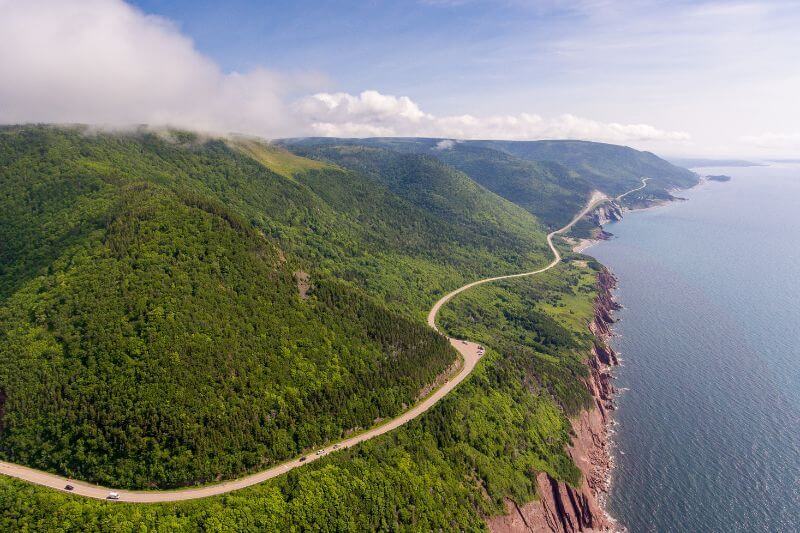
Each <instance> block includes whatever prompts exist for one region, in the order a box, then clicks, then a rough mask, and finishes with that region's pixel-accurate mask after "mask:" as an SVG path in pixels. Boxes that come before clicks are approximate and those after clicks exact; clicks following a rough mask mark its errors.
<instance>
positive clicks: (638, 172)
mask: <svg viewBox="0 0 800 533" xmlns="http://www.w3.org/2000/svg"><path fill="white" fill-rule="evenodd" d="M278 143H279V144H281V145H284V146H286V147H288V148H289V149H290V150H293V151H295V152H296V153H298V154H301V155H306V156H308V157H312V158H318V157H322V158H323V159H324V158H326V157H328V158H331V154H330V148H329V150H328V152H329V153H327V154H325V153H323V152H321V151H320V149H321V147H333V146H365V147H374V148H377V147H380V148H383V149H386V150H391V151H393V152H396V153H411V154H419V155H423V154H424V155H427V156H430V157H434V158H436V159H439V160H440V161H442V162H444V163H446V164H447V165H449V166H451V167H453V168H455V169H457V170H460V171H461V172H464V173H465V174H467V175H468V176H469V177H470V178H472V179H473V180H474V181H476V182H477V183H480V184H481V185H483V186H484V187H486V188H487V189H489V190H490V191H493V192H495V193H497V194H499V195H500V196H502V197H503V198H506V199H507V200H510V201H512V202H514V203H516V204H517V205H519V206H521V207H523V208H524V209H526V210H527V211H529V212H530V213H532V214H534V215H536V216H537V218H539V220H541V221H542V223H543V224H544V225H546V226H547V227H549V228H557V227H560V226H562V225H563V224H565V223H566V222H568V221H569V219H570V218H571V217H572V215H573V214H574V213H575V212H576V211H578V210H579V208H580V206H581V205H583V203H584V202H585V201H586V199H587V198H588V196H589V194H590V193H591V191H592V190H593V189H598V190H601V191H603V192H605V193H607V194H609V195H610V196H616V195H618V194H621V193H623V192H625V191H628V190H630V189H633V188H635V187H637V186H638V185H640V184H641V178H643V177H649V178H651V179H650V181H649V182H648V187H647V189H646V190H645V191H642V192H641V193H636V194H633V195H630V196H628V197H626V198H625V202H626V203H630V204H636V203H646V201H647V200H648V199H656V200H664V199H669V198H671V195H670V193H669V190H671V189H675V188H684V187H690V186H692V185H694V184H696V183H697V181H698V178H697V176H696V175H695V174H694V173H693V172H691V171H689V170H686V169H685V168H680V167H677V166H675V165H672V164H671V163H668V162H667V161H665V160H663V159H661V158H659V157H657V156H655V155H653V154H651V153H649V152H641V151H638V150H634V149H632V148H627V147H624V146H617V145H610V144H603V143H594V142H584V141H454V140H450V139H430V138H382V137H378V138H368V139H337V138H325V137H313V138H303V139H286V140H282V141H278ZM331 160H332V161H335V160H336V158H332V159H331Z"/></svg>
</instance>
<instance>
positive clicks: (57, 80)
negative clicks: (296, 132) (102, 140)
mask: <svg viewBox="0 0 800 533" xmlns="http://www.w3.org/2000/svg"><path fill="white" fill-rule="evenodd" d="M0 12H1V13H2V16H0V35H2V36H3V43H4V44H3V46H0V72H2V77H1V78H0V122H3V123H16V122H58V123H69V122H82V123H96V124H108V125H127V124H136V123H150V124H173V125H178V126H185V127H193V128H199V129H207V130H217V131H219V130H236V131H250V132H253V133H258V134H262V135H270V134H282V133H285V132H287V131H289V130H291V129H292V117H291V114H290V113H289V112H288V110H287V109H286V106H285V105H284V103H283V101H284V98H285V95H286V94H287V93H288V92H289V91H290V90H292V89H294V88H296V87H297V86H298V85H300V84H301V82H302V81H303V80H290V79H289V78H287V77H285V76H281V75H278V74H276V73H274V72H270V71H268V70H265V69H256V70H253V71H250V72H246V73H236V72H234V73H223V72H222V71H221V70H220V68H219V67H218V66H217V65H216V64H215V63H214V62H213V61H211V60H210V59H209V58H207V57H205V56H203V55H202V54H200V53H199V52H198V51H197V50H196V49H195V48H194V45H193V43H192V42H191V40H189V39H188V38H187V37H185V36H184V35H182V34H181V33H180V32H179V31H178V29H177V28H176V27H175V26H174V25H173V24H171V23H170V22H169V21H167V20H165V19H163V18H160V17H154V16H148V15H145V14H144V13H142V12H140V11H138V10H136V9H134V8H132V7H131V6H129V5H127V4H125V3H124V2H122V1H121V0H25V1H13V0H0Z"/></svg>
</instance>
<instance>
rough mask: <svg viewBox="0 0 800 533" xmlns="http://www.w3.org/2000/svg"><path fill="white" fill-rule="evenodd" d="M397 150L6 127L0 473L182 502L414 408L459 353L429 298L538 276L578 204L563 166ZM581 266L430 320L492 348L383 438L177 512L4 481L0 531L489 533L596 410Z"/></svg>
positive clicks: (582, 184) (481, 295) (0, 238)
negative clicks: (489, 523) (532, 273)
mask: <svg viewBox="0 0 800 533" xmlns="http://www.w3.org/2000/svg"><path fill="white" fill-rule="evenodd" d="M412 141H413V142H412ZM415 142H417V141H414V140H411V141H409V140H398V141H396V142H389V141H388V140H381V141H380V142H378V141H376V142H375V143H372V144H370V143H365V144H356V143H352V142H344V143H333V144H326V143H313V142H311V141H309V142H308V143H305V144H303V143H301V144H297V145H290V146H289V147H290V148H291V150H292V151H291V152H290V151H287V150H286V149H284V148H282V147H280V146H275V145H268V144H264V143H262V142H259V141H257V140H252V139H242V138H235V137H234V138H227V139H220V138H208V137H204V136H201V135H199V134H193V133H188V132H180V131H169V130H164V131H151V130H147V129H142V130H139V131H134V132H127V133H98V132H94V131H88V130H87V129H85V128H80V127H75V128H55V127H48V126H25V127H6V128H2V129H0V458H2V459H4V460H9V461H13V462H17V463H20V464H25V465H28V466H32V467H35V468H40V469H44V470H48V471H51V472H56V473H60V474H63V475H68V476H74V477H76V478H79V479H84V480H88V481H95V482H99V483H102V484H105V485H110V486H115V487H131V488H166V487H180V486H186V485H193V484H202V483H209V482H214V481H216V480H220V479H226V478H232V477H237V476H239V475H241V474H244V473H246V472H249V471H253V470H258V469H261V468H264V467H266V466H267V465H270V464H274V463H275V462H278V461H281V460H284V459H288V458H291V457H295V456H297V455H299V454H301V453H303V451H304V450H307V449H309V448H312V447H315V446H319V445H323V444H325V443H326V442H330V441H331V440H334V439H338V438H340V437H342V436H343V435H346V434H348V433H349V432H351V431H354V430H357V429H359V428H364V427H368V426H370V425H372V424H374V423H375V422H376V421H378V420H380V419H383V418H386V417H391V416H394V415H396V414H398V413H399V412H401V411H402V410H404V409H405V408H407V407H408V406H409V405H410V404H412V403H413V402H414V401H415V400H416V399H417V397H418V395H419V393H420V391H421V390H423V389H424V388H425V386H426V385H427V384H429V383H431V382H432V381H434V380H435V379H436V377H437V376H439V375H440V374H441V373H442V372H444V371H445V370H446V369H447V368H448V367H450V365H451V364H452V363H453V361H454V360H456V357H457V353H456V352H455V350H453V349H452V348H451V347H450V346H449V343H448V342H447V341H446V340H445V339H444V338H443V337H442V336H440V335H438V334H436V333H434V332H433V331H431V330H430V329H429V328H428V327H427V326H426V325H425V323H424V317H425V315H426V314H427V310H428V309H429V307H430V305H432V304H433V302H434V301H436V300H437V299H438V298H439V297H440V296H441V295H442V294H444V293H445V292H446V291H448V290H452V289H454V288H456V287H458V286H460V285H462V284H464V283H466V282H468V281H472V280H474V279H478V278H481V277H486V276H489V275H499V274H505V273H514V272H518V271H521V270H529V269H532V268H535V267H541V266H543V265H545V264H547V263H548V262H549V261H550V252H549V249H548V248H547V245H546V241H545V233H546V231H547V230H548V228H550V227H552V226H553V225H554V224H559V223H560V222H561V221H562V220H565V219H566V220H568V219H569V218H570V217H571V216H572V214H574V211H575V210H577V209H576V206H580V205H582V203H583V200H584V199H585V196H586V194H587V192H588V190H589V189H588V188H587V183H588V182H587V181H586V178H585V177H583V176H582V175H581V173H580V172H579V171H578V170H576V169H575V168H577V166H576V167H575V168H570V167H568V166H560V164H559V163H552V162H548V161H539V162H526V160H524V159H523V158H516V159H514V157H516V156H512V155H509V154H508V153H507V152H505V151H501V150H496V151H494V152H493V151H492V150H491V149H489V148H486V147H483V146H479V145H474V146H470V147H469V149H466V147H465V149H464V150H463V151H457V150H454V151H453V153H451V154H448V155H447V157H439V156H437V155H436V154H435V153H425V152H423V151H422V150H420V149H419V148H418V147H417V146H416V145H414V143H415ZM419 142H420V143H422V141H419ZM425 142H426V143H428V144H427V145H426V146H428V148H427V150H428V152H431V150H432V148H431V146H434V145H435V143H434V140H430V141H425ZM430 143H434V145H431V144H430ZM396 144H399V145H401V146H400V147H399V148H398V146H395V145H396ZM409 145H414V146H413V147H412V148H408V146H409ZM459 154H461V155H459ZM304 156H309V157H311V159H309V158H307V157H304ZM587 164H588V163H587ZM474 174H481V175H483V176H484V181H480V180H477V179H475V178H473V175H474ZM525 176H528V178H530V180H528V178H526V177H525ZM515 191H516V192H515ZM536 215H539V217H538V218H537V216H536ZM598 268H599V266H598V265H597V264H596V263H594V262H590V263H583V262H580V261H570V260H569V259H567V260H565V261H564V262H562V263H561V264H560V265H559V266H558V268H556V269H553V270H551V271H548V272H547V273H546V274H545V275H542V276H537V277H535V278H531V279H517V280H514V281H506V282H502V283H497V284H490V285H484V286H480V287H477V288H475V289H473V290H470V291H467V292H465V293H463V294H461V295H459V296H458V297H457V298H455V299H454V300H453V301H451V302H449V303H448V304H447V306H445V308H444V309H443V310H442V313H441V315H440V324H441V325H442V327H443V328H444V329H445V330H446V331H447V332H449V333H451V334H454V335H456V336H460V337H462V338H469V339H471V340H475V341H479V342H481V343H483V344H485V345H486V346H487V347H488V348H489V349H488V351H487V354H486V356H485V357H484V358H483V360H482V361H481V363H480V364H479V366H478V367H477V368H476V370H475V371H474V372H473V374H472V375H471V376H470V377H469V379H468V380H466V381H465V382H464V383H462V384H461V385H459V387H458V388H457V389H456V390H455V391H453V392H452V393H451V394H449V395H448V396H447V397H446V398H445V399H443V400H442V401H440V402H439V403H437V404H436V405H435V406H434V407H433V408H432V409H431V410H430V411H428V412H426V413H425V414H424V415H423V416H421V417H419V418H417V419H415V420H414V421H412V422H411V423H409V424H407V425H405V426H403V427H402V428H399V429H397V430H395V431H392V432H391V433H389V434H386V435H384V436H382V437H379V438H376V439H373V440H371V441H368V442H366V443H363V444H360V445H359V446H357V447H354V448H352V449H348V450H342V451H339V452H337V453H334V454H332V455H330V456H328V457H325V458H323V459H321V460H320V461H317V462H314V463H313V464H309V465H307V466H304V467H303V468H300V469H296V470H293V471H292V472H291V473H289V474H288V475H285V476H282V477H279V478H277V479H274V480H272V481H269V482H266V483H263V484H260V485H257V486H254V487H251V488H249V489H245V490H241V491H237V492H234V493H231V494H228V495H225V496H220V497H213V498H208V499H204V500H199V501H191V502H185V503H175V504H158V505H131V504H125V503H118V504H110V503H107V502H98V501H93V500H85V499H81V498H78V497H75V496H70V495H68V494H64V493H61V492H57V491H52V490H49V489H44V488H40V487H36V486H32V485H28V484H25V483H21V482H18V481H15V480H11V479H9V478H5V477H0V529H3V530H20V531H24V530H30V531H48V530H60V531H107V530H114V531H179V530H180V531H198V530H203V531H234V530H252V531H262V530H273V531H291V530H297V531H302V530H322V531H343V530H345V531H347V530H349V531H356V530H364V529H372V530H413V531H428V530H435V529H439V530H479V529H482V528H483V527H484V523H483V518H484V517H485V516H489V515H492V514H498V513H502V512H503V509H504V507H503V502H504V500H505V499H507V498H511V499H513V500H514V501H517V502H526V501H530V500H531V499H533V498H535V497H536V493H535V474H536V473H537V472H547V473H548V474H549V475H550V476H552V477H553V478H554V479H557V480H560V481H565V482H567V483H571V484H573V485H574V484H577V483H578V482H579V480H580V473H579V471H578V470H577V468H576V467H575V465H574V464H573V463H572V461H571V459H570V458H569V456H568V455H567V453H566V451H565V450H566V446H567V445H568V443H569V440H570V432H571V427H570V424H569V420H568V419H569V417H570V416H573V415H575V414H576V413H578V412H579V411H580V410H581V409H583V408H586V407H587V406H588V405H589V399H590V398H589V395H588V393H587V391H586V389H585V386H584V384H583V378H584V377H585V376H586V374H587V369H586V366H585V364H584V361H585V358H586V356H587V354H588V350H589V348H590V346H591V343H592V338H591V336H590V333H589V331H588V324H589V322H590V321H591V319H592V317H593V302H594V299H595V296H596V276H597V269H598ZM306 280H307V282H306Z"/></svg>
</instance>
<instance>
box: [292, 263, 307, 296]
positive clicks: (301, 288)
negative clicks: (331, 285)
mask: <svg viewBox="0 0 800 533" xmlns="http://www.w3.org/2000/svg"><path fill="white" fill-rule="evenodd" d="M294 280H295V281H296V282H297V292H299V293H300V298H302V299H303V300H308V291H310V290H311V276H309V275H308V272H303V271H302V270H298V271H297V272H295V273H294Z"/></svg>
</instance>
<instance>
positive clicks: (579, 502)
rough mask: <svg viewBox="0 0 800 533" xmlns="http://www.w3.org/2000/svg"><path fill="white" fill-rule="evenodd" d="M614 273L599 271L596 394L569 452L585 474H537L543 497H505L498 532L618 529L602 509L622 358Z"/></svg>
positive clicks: (575, 423) (495, 525) (495, 521)
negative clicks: (614, 334)
mask: <svg viewBox="0 0 800 533" xmlns="http://www.w3.org/2000/svg"><path fill="white" fill-rule="evenodd" d="M615 285H616V279H615V278H614V276H613V275H612V274H611V273H610V272H609V271H607V270H605V269H604V270H603V271H602V272H600V274H599V275H598V286H599V292H598V296H597V300H596V301H595V316H594V320H593V321H592V323H591V324H590V325H589V329H590V330H591V331H592V333H594V335H595V343H594V346H593V347H592V351H591V355H590V357H589V360H588V361H587V364H588V366H589V369H590V374H589V377H588V378H587V379H586V387H587V388H588V389H589V391H590V392H591V394H592V397H593V398H594V406H593V408H592V409H589V410H586V411H583V412H582V413H581V414H580V416H578V417H577V418H575V419H573V420H572V427H573V429H574V431H575V437H574V438H573V441H572V446H571V447H570V449H569V453H570V455H571V456H572V459H573V461H575V464H576V465H577V466H578V468H580V470H581V472H582V474H583V476H582V479H581V485H580V487H578V488H573V487H570V486H569V485H567V484H566V483H562V482H558V481H556V480H554V479H552V478H551V477H550V476H548V475H547V474H545V473H540V474H538V475H537V477H536V482H537V489H538V494H539V499H538V500H536V501H532V502H529V503H527V504H525V505H523V506H519V505H517V503H516V502H513V501H510V500H509V501H507V502H506V515H504V516H496V517H492V518H490V519H489V520H487V525H488V526H489V529H490V530H491V531H493V532H497V533H507V532H508V533H510V532H518V531H527V532H531V531H533V532H537V533H539V532H558V533H573V532H578V531H585V532H591V531H615V530H616V529H617V527H616V525H615V523H614V521H613V520H612V519H611V518H610V517H609V516H608V515H607V514H606V513H605V511H604V510H603V509H602V506H601V505H602V500H603V498H604V497H605V494H606V493H607V491H608V476H609V473H610V470H611V468H612V466H613V464H612V461H611V457H610V455H609V450H608V424H609V422H610V419H609V411H611V410H613V409H614V402H613V397H614V392H615V389H614V386H613V384H612V376H611V369H612V367H613V366H615V365H617V364H618V361H617V356H616V354H615V353H614V350H613V349H612V348H611V347H610V346H609V345H608V339H609V338H610V336H611V329H610V325H611V324H612V323H613V321H614V319H613V318H612V316H611V313H612V312H613V311H614V310H617V309H619V305H618V304H617V303H616V302H615V301H614V299H613V297H612V295H611V290H612V289H613V288H614V286H615Z"/></svg>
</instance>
